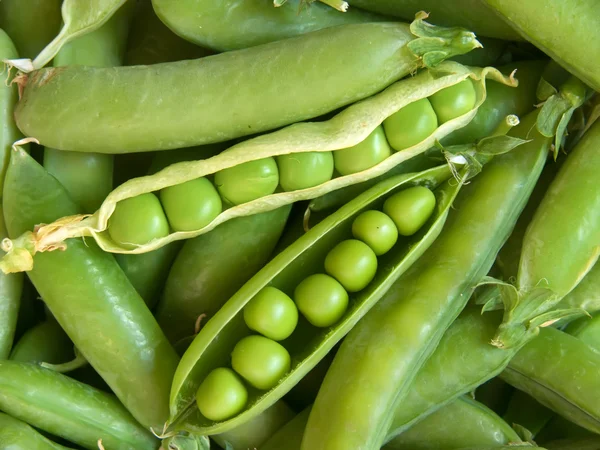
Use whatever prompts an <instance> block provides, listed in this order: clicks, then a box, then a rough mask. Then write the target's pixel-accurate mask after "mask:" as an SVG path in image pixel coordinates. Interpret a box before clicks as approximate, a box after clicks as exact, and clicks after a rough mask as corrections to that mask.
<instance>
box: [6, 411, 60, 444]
mask: <svg viewBox="0 0 600 450" xmlns="http://www.w3.org/2000/svg"><path fill="white" fill-rule="evenodd" d="M0 442H2V445H3V446H5V448H10V449H14V450H68V449H67V447H63V446H62V445H59V444H57V443H55V442H52V441H51V440H49V439H47V438H45V437H44V436H42V435H41V434H40V433H38V432H37V431H36V430H34V429H33V428H32V427H30V426H29V425H28V424H26V423H25V422H23V421H21V420H19V419H15V418H14V417H10V416H9V415H7V414H4V413H0Z"/></svg>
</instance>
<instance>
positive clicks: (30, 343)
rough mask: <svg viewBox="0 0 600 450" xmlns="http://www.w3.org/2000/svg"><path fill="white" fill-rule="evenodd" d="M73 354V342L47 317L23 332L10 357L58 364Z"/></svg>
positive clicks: (16, 359)
mask: <svg viewBox="0 0 600 450" xmlns="http://www.w3.org/2000/svg"><path fill="white" fill-rule="evenodd" d="M74 356H75V355H74V354H73V343H72V342H71V340H70V339H69V337H68V336H67V335H66V334H65V332H64V331H63V329H62V328H61V327H60V325H59V324H58V323H57V322H56V321H55V320H54V319H53V318H49V319H47V320H45V321H44V322H42V323H40V324H38V325H36V326H35V327H33V328H31V329H29V330H27V331H26V332H25V334H24V335H23V336H22V337H21V339H19V340H18V341H17V343H16V344H15V346H14V347H13V349H12V352H11V354H10V359H11V360H13V361H21V362H35V363H42V362H46V363H51V364H60V363H64V362H67V361H70V360H71V359H73V358H74Z"/></svg>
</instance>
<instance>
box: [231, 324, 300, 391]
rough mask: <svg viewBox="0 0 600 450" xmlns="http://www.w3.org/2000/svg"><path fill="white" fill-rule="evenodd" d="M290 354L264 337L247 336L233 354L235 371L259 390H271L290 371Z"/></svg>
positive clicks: (237, 345)
mask: <svg viewBox="0 0 600 450" xmlns="http://www.w3.org/2000/svg"><path fill="white" fill-rule="evenodd" d="M290 364H291V362H290V354H289V353H288V351H287V350H286V349H285V348H284V347H283V346H282V345H281V344H278V343H277V342H275V341H273V340H271V339H269V338H266V337H264V336H258V335H253V336H247V337H245V338H243V339H240V341H239V342H238V343H237V344H236V346H235V347H234V348H233V352H231V365H232V366H233V370H235V371H236V372H237V373H238V374H240V375H241V376H242V377H243V378H244V379H246V381H248V383H250V384H251V385H252V386H254V387H255V388H257V389H262V390H267V389H271V388H272V387H273V386H275V385H276V384H277V382H278V381H279V380H280V379H281V378H282V377H283V376H284V375H285V374H286V372H287V371H288V370H290Z"/></svg>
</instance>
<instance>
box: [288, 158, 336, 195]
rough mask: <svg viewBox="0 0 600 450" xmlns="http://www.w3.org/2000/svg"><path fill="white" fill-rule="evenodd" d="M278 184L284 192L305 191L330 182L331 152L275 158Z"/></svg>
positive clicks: (331, 174) (331, 171) (331, 169)
mask: <svg viewBox="0 0 600 450" xmlns="http://www.w3.org/2000/svg"><path fill="white" fill-rule="evenodd" d="M277 166H278V167H279V184H281V187H282V189H283V190H284V191H296V190H299V189H307V188H310V187H313V186H318V185H319V184H322V183H325V182H326V181H329V180H331V177H332V176H333V155H332V154H331V152H302V153H292V154H289V155H281V156H278V157H277Z"/></svg>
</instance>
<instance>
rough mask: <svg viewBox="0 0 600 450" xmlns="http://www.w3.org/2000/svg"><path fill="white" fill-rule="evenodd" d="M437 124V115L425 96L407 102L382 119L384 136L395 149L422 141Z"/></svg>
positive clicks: (402, 148) (401, 148)
mask: <svg viewBox="0 0 600 450" xmlns="http://www.w3.org/2000/svg"><path fill="white" fill-rule="evenodd" d="M437 126H438V117H437V115H436V114H435V111H434V110H433V108H432V106H431V103H430V102H429V100H428V99H426V98H423V99H421V100H417V101H416V102H412V103H409V104H408V105H406V106H405V107H404V108H402V109H400V110H399V111H397V112H395V113H394V114H392V115H391V116H390V117H388V118H387V119H385V120H384V121H383V129H384V130H385V136H386V137H387V140H388V142H389V143H390V146H391V147H392V148H393V149H394V150H396V151H400V150H404V149H405V148H408V147H412V146H413V145H415V144H418V143H419V142H421V141H423V140H424V139H425V138H426V137H428V136H430V135H431V134H432V133H433V132H434V131H435V130H436V128H437Z"/></svg>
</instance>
